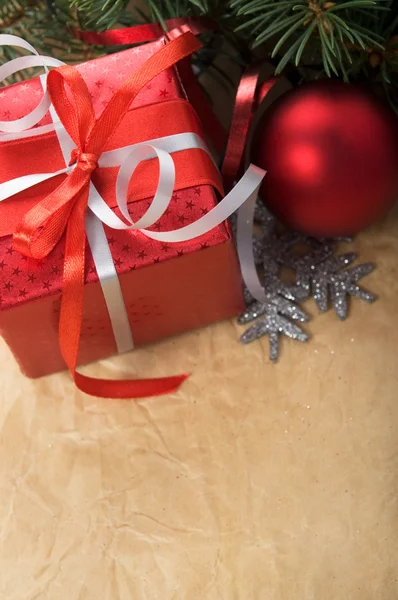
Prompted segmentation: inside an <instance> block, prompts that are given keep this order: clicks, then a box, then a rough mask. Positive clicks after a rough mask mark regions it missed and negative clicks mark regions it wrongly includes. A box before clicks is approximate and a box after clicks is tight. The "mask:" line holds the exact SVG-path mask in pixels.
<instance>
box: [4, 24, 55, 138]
mask: <svg viewBox="0 0 398 600" xmlns="http://www.w3.org/2000/svg"><path fill="white" fill-rule="evenodd" d="M0 46H16V47H18V48H23V49H24V50H28V51H30V52H32V53H33V54H34V56H20V57H18V58H14V59H13V60H11V61H9V62H8V63H6V64H4V65H1V66H0V82H1V81H4V79H6V78H7V77H9V76H10V75H14V73H18V71H23V70H24V69H28V68H29V67H43V69H44V70H45V72H46V73H48V68H47V67H59V66H61V65H63V64H64V63H63V62H61V61H60V60H57V59H56V58H51V57H50V56H41V55H40V54H39V53H38V52H37V51H36V50H35V48H34V47H33V46H31V45H30V44H29V43H28V42H26V41H25V40H23V39H22V38H20V37H18V36H16V35H8V34H5V33H3V34H1V35H0ZM50 106H51V101H50V97H49V95H48V93H47V89H46V88H44V94H43V98H42V99H41V100H40V102H39V104H38V106H36V108H34V109H33V110H32V111H31V112H30V113H29V114H28V115H26V116H25V117H22V118H21V119H15V120H14V121H0V130H1V131H4V132H6V133H18V132H21V131H23V130H25V129H30V128H31V127H33V126H34V125H36V124H37V123H39V121H41V120H42V118H43V117H44V116H45V115H46V113H47V112H48V110H49V108H50Z"/></svg>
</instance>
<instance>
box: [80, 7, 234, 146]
mask: <svg viewBox="0 0 398 600" xmlns="http://www.w3.org/2000/svg"><path fill="white" fill-rule="evenodd" d="M166 27H167V30H168V31H167V32H165V30H164V29H163V27H162V26H161V25H160V23H148V24H147V25H136V26H134V27H126V28H124V29H111V30H110V31H104V32H103V33H96V32H94V31H81V30H73V34H74V35H75V36H76V37H78V38H79V39H81V40H82V41H84V42H85V43H86V44H95V45H98V46H115V45H117V46H125V45H130V44H142V43H145V42H151V41H153V40H156V39H158V38H159V37H161V36H162V35H165V34H166V35H168V36H169V37H170V38H174V37H177V36H178V35H181V33H182V32H187V31H190V32H191V33H193V34H195V35H197V34H200V33H204V32H205V31H209V30H212V29H215V28H216V24H215V23H214V22H213V21H212V20H211V19H206V18H204V17H200V18H195V17H192V18H183V19H182V18H181V19H168V20H167V21H166ZM179 74H180V77H181V81H182V84H183V86H184V90H185V92H186V94H187V96H188V98H189V101H190V103H191V104H192V106H193V107H194V109H195V111H196V112H197V114H198V115H199V118H200V120H201V122H202V125H203V129H204V131H205V132H206V135H207V136H208V138H209V139H210V140H211V142H212V144H213V146H214V148H215V149H216V150H217V152H220V153H221V152H222V151H223V150H224V148H225V143H226V141H227V133H226V131H225V129H224V128H223V126H222V125H221V123H220V121H219V120H218V119H217V117H216V116H215V114H214V112H213V109H212V107H211V106H210V103H209V100H208V99H207V97H206V95H205V94H204V93H203V91H202V88H201V87H200V85H199V83H198V81H197V79H196V77H195V75H194V73H193V71H192V64H191V60H190V58H186V59H185V60H182V61H181V62H180V64H179Z"/></svg>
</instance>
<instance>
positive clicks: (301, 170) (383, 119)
mask: <svg viewBox="0 0 398 600" xmlns="http://www.w3.org/2000/svg"><path fill="white" fill-rule="evenodd" d="M253 162H254V163H255V164H257V165H259V166H260V167H262V168H263V169H265V170H266V171H267V175H266V177H265V179H264V183H263V186H262V189H261V192H262V198H263V200H264V203H265V205H266V206H267V207H268V208H269V210H270V211H271V212H272V213H273V214H274V215H275V216H276V217H278V218H279V219H280V220H281V221H282V223H284V224H286V225H287V226H289V227H291V228H292V229H296V230H298V231H302V232H304V233H307V234H311V235H315V236H336V237H337V236H345V235H352V234H355V233H357V232H358V231H360V230H361V229H363V228H365V227H368V226H369V225H370V224H371V223H373V222H374V221H375V220H377V219H378V218H379V217H381V216H383V215H384V214H385V213H386V211H387V210H388V208H389V207H390V206H391V204H392V203H393V202H394V200H395V198H396V197H397V195H398V193H397V192H398V131H397V120H396V118H395V116H394V115H392V114H391V113H390V112H389V111H388V110H387V109H386V107H385V106H384V105H383V104H382V103H380V102H379V101H378V100H377V99H376V98H374V97H373V96H372V95H369V94H367V93H366V92H364V91H362V90H361V89H360V88H357V87H355V86H353V85H351V84H345V83H342V82H339V81H322V82H317V83H311V84H306V85H303V86H300V87H298V88H297V89H295V90H293V91H292V92H289V93H287V94H286V95H285V96H283V97H282V99H280V100H279V101H277V103H276V104H275V105H273V106H272V107H271V109H270V111H269V112H268V113H266V114H265V116H264V118H263V120H262V121H260V125H259V128H258V130H257V133H256V136H255V139H254V145H253Z"/></svg>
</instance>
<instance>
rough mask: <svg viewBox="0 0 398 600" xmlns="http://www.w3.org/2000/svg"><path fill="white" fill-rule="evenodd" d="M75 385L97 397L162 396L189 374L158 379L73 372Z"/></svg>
mask: <svg viewBox="0 0 398 600" xmlns="http://www.w3.org/2000/svg"><path fill="white" fill-rule="evenodd" d="M73 377H74V380H75V383H76V386H77V387H78V388H79V390H81V391H82V392H85V393H86V394H89V395H90V396H98V397H99V398H125V399H138V398H150V397H152V396H163V395H165V394H172V393H173V392H176V391H177V390H178V389H179V387H180V386H181V384H182V383H184V381H185V380H186V379H187V378H188V377H189V374H185V375H175V376H173V377H161V378H158V379H121V380H110V379H93V378H91V377H86V376H85V375H81V374H80V373H76V372H74V374H73Z"/></svg>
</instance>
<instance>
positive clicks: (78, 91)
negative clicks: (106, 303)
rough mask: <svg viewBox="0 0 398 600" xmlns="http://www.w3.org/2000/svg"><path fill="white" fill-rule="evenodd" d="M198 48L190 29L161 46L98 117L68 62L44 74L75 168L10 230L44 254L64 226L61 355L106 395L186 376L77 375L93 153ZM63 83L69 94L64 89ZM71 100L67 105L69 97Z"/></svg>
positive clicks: (169, 386) (129, 393) (132, 392)
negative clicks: (138, 100) (72, 147)
mask: <svg viewBox="0 0 398 600" xmlns="http://www.w3.org/2000/svg"><path fill="white" fill-rule="evenodd" d="M199 48H200V43H199V41H198V40H197V39H196V38H195V36H194V35H193V34H192V33H190V32H188V33H185V34H183V35H181V36H179V37H177V38H175V39H174V40H173V41H171V42H169V43H168V44H166V45H165V46H164V47H163V48H162V49H161V50H159V52H157V53H156V54H154V55H153V56H152V57H151V58H149V59H148V60H147V61H146V63H145V64H144V65H142V66H141V67H140V68H139V69H138V70H137V71H136V72H135V73H134V74H133V75H131V76H130V77H129V78H128V79H127V80H126V81H125V82H124V84H123V85H122V86H121V87H120V88H119V90H118V91H117V92H116V93H115V95H114V96H113V97H112V99H111V100H110V102H109V104H108V106H107V107H106V108H105V110H104V111H103V113H102V114H101V116H100V117H99V119H98V120H96V119H95V116H94V110H93V107H92V103H91V99H90V95H89V91H88V89H87V86H86V83H85V81H84V79H83V78H82V76H81V75H80V73H79V72H78V71H77V70H76V69H75V68H73V67H70V66H65V67H61V68H60V69H57V70H54V71H52V72H51V73H50V74H49V75H48V79H47V84H48V91H49V93H50V97H51V101H52V103H53V105H54V108H55V110H56V111H57V113H58V116H59V118H60V120H61V122H62V124H63V125H64V127H65V129H66V130H67V132H68V133H69V135H70V136H71V138H72V139H73V141H74V142H75V144H76V148H77V150H76V151H74V152H73V153H72V157H71V161H73V162H76V168H75V169H74V170H73V171H72V173H71V174H70V175H69V176H68V177H67V178H66V179H64V180H63V181H62V183H61V184H60V185H59V186H58V188H57V189H56V190H55V191H53V192H52V193H50V194H49V195H48V196H47V197H46V198H44V199H43V200H42V201H40V202H39V203H38V204H37V205H36V206H34V207H33V208H32V209H31V210H30V211H29V212H28V213H27V214H26V215H25V217H24V219H23V220H22V222H21V223H20V224H19V226H18V227H17V229H16V231H15V232H14V247H15V249H16V250H18V251H19V252H21V253H22V254H24V255H25V256H28V257H33V258H35V259H41V258H44V257H45V256H47V255H48V254H49V253H50V252H51V250H52V249H53V248H54V246H55V245H56V244H57V243H58V241H59V240H60V238H61V237H62V235H63V234H64V232H65V231H66V246H65V262H64V271H63V294H62V303H61V314H60V325H59V339H60V347H61V352H62V356H63V358H64V360H65V362H66V364H67V365H68V367H69V369H70V371H71V373H72V375H73V378H74V380H75V382H76V385H77V387H78V388H79V389H81V390H82V391H84V392H86V393H88V394H92V395H94V396H100V397H103V398H108V397H112V398H142V397H148V396H157V395H161V394H167V393H170V392H173V391H175V390H176V389H177V388H178V387H179V386H180V385H181V383H182V382H183V381H184V380H185V379H186V378H187V376H188V375H179V376H176V377H167V378H160V379H148V380H122V381H120V380H118V381H109V380H104V379H93V378H89V377H86V376H84V375H81V374H79V373H77V372H76V366H77V356H78V349H79V339H80V332H81V323H82V314H83V293H84V262H85V239H86V238H85V229H84V217H85V213H86V209H87V202H88V195H89V183H90V178H91V174H92V173H93V171H94V170H95V169H96V167H97V162H98V158H99V157H100V155H101V154H102V152H103V151H104V148H105V146H106V144H107V142H108V140H109V138H110V137H111V135H112V134H113V132H114V131H115V130H116V128H117V127H118V125H119V124H120V122H121V120H122V119H123V117H124V116H125V114H126V112H127V111H128V108H129V106H130V104H131V102H132V101H133V100H134V98H135V97H136V96H137V94H138V93H139V92H140V90H141V89H142V88H143V87H144V86H145V85H147V84H148V83H149V82H150V81H151V80H152V79H153V78H154V77H156V75H158V74H159V73H161V72H162V71H164V70H165V69H167V68H169V67H171V66H172V65H174V64H175V63H176V62H178V61H179V60H181V59H183V58H185V57H186V56H189V55H190V54H191V53H192V52H195V51H196V50H198V49H199ZM66 84H67V86H68V88H69V90H70V91H71V92H72V94H71V95H70V94H68V93H67V90H66ZM70 98H71V100H72V102H71V101H70Z"/></svg>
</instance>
